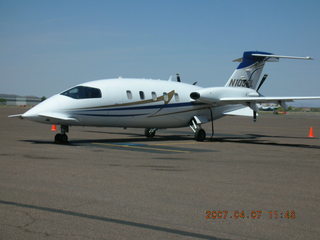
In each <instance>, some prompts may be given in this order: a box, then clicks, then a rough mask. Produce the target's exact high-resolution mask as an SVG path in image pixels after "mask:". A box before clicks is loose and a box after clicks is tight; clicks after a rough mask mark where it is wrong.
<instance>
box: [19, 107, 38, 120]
mask: <svg viewBox="0 0 320 240" xmlns="http://www.w3.org/2000/svg"><path fill="white" fill-rule="evenodd" d="M37 116H38V114H36V113H35V112H34V111H32V109H30V110H29V111H26V112H25V113H24V114H22V117H23V118H34V117H37Z"/></svg>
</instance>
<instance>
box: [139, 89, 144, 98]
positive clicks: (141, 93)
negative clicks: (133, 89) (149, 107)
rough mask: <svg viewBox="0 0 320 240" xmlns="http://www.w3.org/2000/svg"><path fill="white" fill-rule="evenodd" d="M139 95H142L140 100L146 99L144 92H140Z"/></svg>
mask: <svg viewBox="0 0 320 240" xmlns="http://www.w3.org/2000/svg"><path fill="white" fill-rule="evenodd" d="M139 95H140V99H141V100H143V99H144V92H143V91H140V92H139Z"/></svg>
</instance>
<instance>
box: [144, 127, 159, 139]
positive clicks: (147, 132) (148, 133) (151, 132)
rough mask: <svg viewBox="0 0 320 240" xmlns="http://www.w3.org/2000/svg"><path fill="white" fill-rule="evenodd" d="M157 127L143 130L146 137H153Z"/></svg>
mask: <svg viewBox="0 0 320 240" xmlns="http://www.w3.org/2000/svg"><path fill="white" fill-rule="evenodd" d="M157 130H158V129H157V128H146V129H145V130H144V135H145V136H146V137H147V138H153V137H154V136H155V135H156V131H157Z"/></svg>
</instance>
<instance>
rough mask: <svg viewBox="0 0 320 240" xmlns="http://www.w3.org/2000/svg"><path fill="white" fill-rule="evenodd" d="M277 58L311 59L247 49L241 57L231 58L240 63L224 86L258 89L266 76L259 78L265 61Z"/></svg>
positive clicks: (276, 59) (275, 60) (272, 60)
mask: <svg viewBox="0 0 320 240" xmlns="http://www.w3.org/2000/svg"><path fill="white" fill-rule="evenodd" d="M279 58H288V59H305V60H311V59H312V58H311V57H293V56H280V55H274V54H272V53H268V52H258V51H247V52H244V53H243V57H242V58H238V59H235V60H233V61H234V62H240V64H239V66H238V67H237V69H236V70H235V71H234V72H233V74H232V75H231V77H230V78H229V80H228V82H227V84H226V85H225V87H240V88H251V89H254V90H258V88H260V87H261V85H262V83H263V82H264V80H265V79H266V76H267V75H265V76H264V77H263V78H262V79H260V76H261V73H262V70H263V67H264V64H265V63H266V62H278V61H279Z"/></svg>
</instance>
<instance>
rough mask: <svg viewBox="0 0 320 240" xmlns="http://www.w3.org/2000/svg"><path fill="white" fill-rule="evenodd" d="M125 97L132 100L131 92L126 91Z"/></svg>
mask: <svg viewBox="0 0 320 240" xmlns="http://www.w3.org/2000/svg"><path fill="white" fill-rule="evenodd" d="M127 97H128V99H132V92H131V91H130V90H127Z"/></svg>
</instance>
